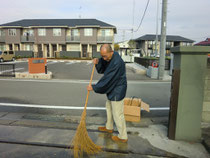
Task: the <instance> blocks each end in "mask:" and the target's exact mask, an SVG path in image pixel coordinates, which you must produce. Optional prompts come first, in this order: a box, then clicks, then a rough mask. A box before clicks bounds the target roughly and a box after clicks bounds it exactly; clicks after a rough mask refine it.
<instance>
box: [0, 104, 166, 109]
mask: <svg viewBox="0 0 210 158" xmlns="http://www.w3.org/2000/svg"><path fill="white" fill-rule="evenodd" d="M0 105H1V106H10V107H28V108H43V109H65V110H83V109H84V107H79V106H56V105H37V104H16V103H0ZM87 110H106V108H105V107H87ZM142 110H143V109H142ZM158 110H169V107H156V108H150V111H158Z"/></svg>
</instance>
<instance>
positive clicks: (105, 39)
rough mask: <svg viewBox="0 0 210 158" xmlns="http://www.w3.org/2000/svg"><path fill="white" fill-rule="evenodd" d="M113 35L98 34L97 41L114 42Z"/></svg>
mask: <svg viewBox="0 0 210 158" xmlns="http://www.w3.org/2000/svg"><path fill="white" fill-rule="evenodd" d="M112 41H113V37H112V36H98V40H97V42H103V43H112Z"/></svg>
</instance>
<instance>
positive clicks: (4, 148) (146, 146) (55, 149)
mask: <svg viewBox="0 0 210 158" xmlns="http://www.w3.org/2000/svg"><path fill="white" fill-rule="evenodd" d="M60 117H62V118H65V119H64V120H63V119H61V118H60ZM60 117H59V116H57V119H55V118H54V119H53V118H52V116H47V115H40V116H38V115H31V114H20V113H0V131H1V132H0V153H1V155H3V158H10V157H11V155H13V156H12V157H17V158H24V157H32V158H35V157H50V158H51V157H56V158H58V157H66V158H67V157H73V156H72V153H71V152H70V150H69V149H67V148H68V147H70V144H71V140H72V138H73V136H74V135H75V133H76V127H77V125H78V122H79V120H80V117H75V116H74V117H73V116H60ZM47 119H48V120H47ZM162 119H164V118H162ZM50 120H52V121H50ZM151 120H153V121H151ZM104 123H105V119H104V118H100V117H94V118H87V130H88V134H89V136H90V137H91V139H92V140H93V141H94V142H95V143H96V144H98V145H101V146H102V147H103V152H101V153H100V154H98V155H96V156H93V157H104V158H106V157H123V158H128V157H130V158H135V157H136V158H137V157H190V158H201V157H202V158H208V157H209V154H208V152H207V151H206V149H205V148H204V146H203V145H202V144H201V143H192V142H184V141H173V140H169V139H168V138H167V127H166V126H165V125H163V124H164V121H161V120H160V119H159V120H158V119H153V118H142V120H141V122H140V123H127V131H128V139H129V140H128V143H115V142H113V141H112V140H111V134H106V133H102V132H99V131H98V130H97V127H98V126H101V125H103V124H104ZM162 123H163V124H162ZM115 134H117V132H116V129H115V132H114V135H115ZM14 155H15V156H14Z"/></svg>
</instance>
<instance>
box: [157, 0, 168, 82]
mask: <svg viewBox="0 0 210 158" xmlns="http://www.w3.org/2000/svg"><path fill="white" fill-rule="evenodd" d="M166 18H167V0H162V19H161V38H160V58H159V69H158V79H159V80H162V79H163V77H164V72H165V54H166Z"/></svg>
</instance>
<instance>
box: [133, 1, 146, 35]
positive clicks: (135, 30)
mask: <svg viewBox="0 0 210 158" xmlns="http://www.w3.org/2000/svg"><path fill="white" fill-rule="evenodd" d="M149 2H150V0H147V5H146V7H145V10H144V13H143V16H142V18H141V22H140V24H139V26H138V28H137V29H136V30H135V31H134V32H137V31H138V30H139V28H140V26H141V24H142V22H143V20H144V17H145V14H146V11H147V8H148V5H149Z"/></svg>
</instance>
